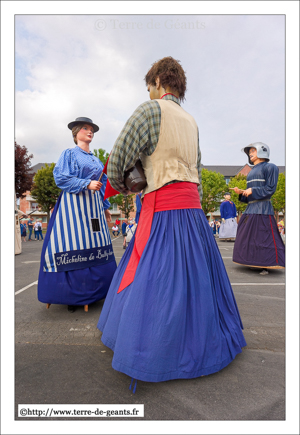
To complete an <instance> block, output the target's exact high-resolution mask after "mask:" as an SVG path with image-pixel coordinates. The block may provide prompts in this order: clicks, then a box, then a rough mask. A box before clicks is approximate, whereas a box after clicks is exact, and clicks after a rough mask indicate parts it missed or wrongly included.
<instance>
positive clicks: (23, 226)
mask: <svg viewBox="0 0 300 435" xmlns="http://www.w3.org/2000/svg"><path fill="white" fill-rule="evenodd" d="M20 229H21V237H22V238H23V242H26V235H27V225H26V222H25V221H24V222H22V223H20Z"/></svg>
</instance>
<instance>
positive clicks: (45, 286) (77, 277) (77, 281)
mask: <svg viewBox="0 0 300 435" xmlns="http://www.w3.org/2000/svg"><path fill="white" fill-rule="evenodd" d="M97 194H98V192H96V193H95V196H91V195H89V196H90V198H91V200H92V201H96V199H95V198H96V195H97ZM62 203H63V194H61V195H60V196H59V199H58V200H57V203H56V205H55V207H54V210H53V213H52V215H51V218H50V221H49V225H48V228H47V233H46V236H45V239H44V243H43V248H42V253H41V264H40V271H39V279H38V300H39V301H40V302H44V303H49V304H63V305H89V304H91V303H93V302H96V301H99V300H101V299H104V298H105V297H106V294H107V292H108V289H109V286H110V283H111V281H112V278H113V275H114V273H115V271H116V268H117V264H116V261H115V258H114V256H113V255H111V256H110V261H108V262H106V263H104V264H97V265H91V266H90V267H84V268H80V269H75V270H67V271H51V267H48V271H46V267H45V266H46V259H49V256H48V255H47V249H49V242H50V237H51V234H52V231H53V230H54V228H55V225H56V224H55V221H56V217H57V216H58V214H59V213H60V214H63V215H64V216H66V209H65V207H63V205H62ZM62 208H63V210H62ZM100 209H101V210H100ZM100 209H98V215H99V210H100V213H102V214H103V208H102V205H101V207H100ZM77 215H78V212H77ZM81 216H83V217H84V213H83V214H81ZM69 220H70V222H73V223H74V220H73V221H72V219H69ZM79 222H80V219H79ZM87 222H88V219H87ZM102 222H103V223H102V225H106V222H105V220H104V218H103V219H102ZM67 230H68V231H69V232H71V231H73V230H74V228H71V227H69V224H68V225H67ZM104 230H105V232H106V233H107V232H108V231H106V227H105V228H104ZM62 234H63V231H62ZM61 236H62V235H61V234H59V235H58V236H57V237H59V238H61ZM108 237H109V239H108V238H107V239H106V243H111V240H110V236H108ZM95 240H96V238H95ZM101 249H103V251H105V249H106V246H104V247H101ZM95 250H96V251H97V248H94V251H95ZM94 251H93V252H94ZM73 252H74V251H73ZM75 252H76V253H77V254H80V253H82V252H89V251H88V250H86V251H84V250H81V251H75ZM89 255H90V254H89ZM52 269H53V268H52ZM49 270H50V271H49Z"/></svg>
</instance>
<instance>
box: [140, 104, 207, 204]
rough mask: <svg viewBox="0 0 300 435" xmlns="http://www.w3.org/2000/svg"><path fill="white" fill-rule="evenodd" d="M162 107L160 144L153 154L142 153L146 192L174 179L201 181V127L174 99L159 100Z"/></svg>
mask: <svg viewBox="0 0 300 435" xmlns="http://www.w3.org/2000/svg"><path fill="white" fill-rule="evenodd" d="M156 101H157V102H158V104H159V105H160V109H161V125H160V133H159V139H158V143H157V146H156V148H155V151H154V152H153V153H152V154H151V156H146V155H145V154H143V153H142V154H141V155H140V159H141V161H142V164H143V168H144V171H145V175H146V179H147V186H146V188H145V189H144V190H143V196H144V195H145V194H147V193H150V192H153V191H154V190H157V189H160V188H161V187H162V186H164V185H165V184H167V183H169V182H170V181H173V180H178V181H189V182H191V183H197V184H199V177H198V169H197V158H198V127H197V124H196V122H195V120H194V118H193V117H192V116H191V115H189V114H188V113H187V112H186V111H185V110H184V109H182V107H180V106H179V105H178V104H177V103H175V102H174V101H171V100H156Z"/></svg>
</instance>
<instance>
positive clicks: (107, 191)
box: [102, 157, 120, 201]
mask: <svg viewBox="0 0 300 435" xmlns="http://www.w3.org/2000/svg"><path fill="white" fill-rule="evenodd" d="M108 160H109V157H108V159H107V161H106V163H105V165H104V168H103V171H102V173H103V174H107V164H108ZM119 193H120V192H118V191H117V190H115V189H114V188H113V187H111V185H110V182H109V180H108V179H107V182H106V188H105V194H104V201H105V200H106V199H107V198H110V197H111V196H115V195H118V194H119Z"/></svg>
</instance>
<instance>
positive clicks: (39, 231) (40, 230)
mask: <svg viewBox="0 0 300 435" xmlns="http://www.w3.org/2000/svg"><path fill="white" fill-rule="evenodd" d="M38 235H39V237H40V238H41V240H44V238H43V226H42V222H41V221H40V220H38Z"/></svg>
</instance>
